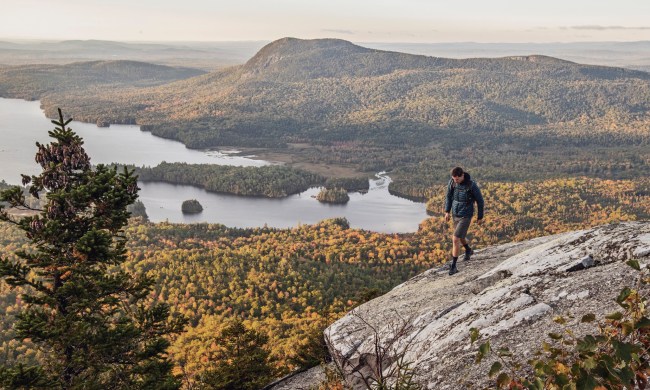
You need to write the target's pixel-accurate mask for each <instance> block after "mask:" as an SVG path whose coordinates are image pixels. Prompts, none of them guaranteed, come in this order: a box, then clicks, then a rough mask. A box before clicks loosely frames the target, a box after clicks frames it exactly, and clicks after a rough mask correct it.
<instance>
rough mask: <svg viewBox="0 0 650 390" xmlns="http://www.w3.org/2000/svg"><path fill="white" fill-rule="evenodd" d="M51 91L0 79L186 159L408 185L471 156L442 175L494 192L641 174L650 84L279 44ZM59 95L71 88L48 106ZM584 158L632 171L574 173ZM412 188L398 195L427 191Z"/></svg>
mask: <svg viewBox="0 0 650 390" xmlns="http://www.w3.org/2000/svg"><path fill="white" fill-rule="evenodd" d="M23 70H27V71H26V72H25V74H24V77H15V76H14V75H12V74H11V72H18V73H20V72H22V71H23ZM57 77H58V76H57ZM179 78H180V77H179ZM171 79H172V77H170V78H169V80H170V81H171ZM50 80H51V77H50V76H49V75H47V74H43V73H39V72H36V71H34V70H31V71H30V69H29V67H19V68H0V95H1V96H6V97H28V98H34V99H36V98H39V99H41V102H42V104H43V106H44V108H45V111H46V113H47V115H49V116H53V115H55V113H56V108H57V107H63V108H65V109H66V112H68V113H69V114H70V115H72V116H73V117H75V118H76V119H78V120H83V121H87V122H100V123H105V124H107V123H137V124H140V125H142V127H141V128H142V129H143V130H147V131H151V132H152V133H153V134H155V135H158V136H161V137H165V138H170V139H176V140H179V141H181V142H183V143H184V144H185V145H187V146H188V147H191V148H213V147H220V146H236V147H272V148H281V149H283V150H284V151H286V153H289V154H291V153H293V154H294V155H295V154H296V153H303V154H302V155H301V156H300V159H303V160H307V161H308V162H310V163H323V162H328V163H333V164H346V165H348V166H350V165H352V166H354V167H355V168H356V169H358V170H361V171H375V172H376V171H377V170H387V169H400V168H404V167H406V168H404V169H409V170H410V172H413V171H417V175H418V176H419V177H420V178H423V177H426V176H427V175H430V172H432V171H436V172H437V171H439V167H443V168H444V169H443V170H444V171H447V170H448V166H450V165H451V164H452V162H450V161H457V160H458V156H459V155H460V153H462V154H463V155H464V156H466V155H467V153H466V152H464V151H463V150H464V149H469V150H477V151H480V152H479V153H477V154H475V155H472V154H470V155H469V156H470V158H472V159H473V160H471V161H469V162H468V161H467V160H466V159H463V160H464V161H458V162H454V163H458V164H467V163H471V164H473V165H475V166H484V165H485V164H488V165H489V164H492V165H493V169H495V170H497V171H498V173H497V174H495V175H493V178H495V179H499V180H503V179H506V178H508V177H509V176H510V175H509V174H508V172H506V171H507V170H508V169H506V168H505V167H506V164H510V165H512V161H513V160H514V161H515V163H517V164H521V163H522V162H526V163H527V164H528V165H527V166H528V167H530V168H526V170H531V169H532V172H538V171H539V172H552V171H557V167H558V166H559V165H563V166H566V167H567V168H566V169H564V168H563V169H562V170H561V171H557V172H558V173H557V174H558V175H566V174H575V173H576V172H584V171H585V169H586V171H587V172H610V173H611V172H614V171H616V170H617V169H614V170H612V169H611V167H612V166H614V167H617V166H621V167H632V166H634V167H637V168H638V167H641V166H644V165H647V164H646V163H644V161H650V160H649V159H647V158H646V157H644V156H645V153H646V152H644V151H643V150H638V151H637V150H636V149H634V148H641V147H644V146H645V145H648V144H650V116H649V112H650V74H649V73H646V72H642V71H634V70H630V69H625V68H616V67H605V66H593V65H582V64H578V63H574V62H570V61H566V60H561V59H557V58H553V57H549V56H544V55H516V56H508V57H503V58H467V59H450V58H440V57H428V56H422V55H412V54H405V53H397V52H390V51H382V50H377V49H368V48H364V47H361V46H358V45H355V44H352V43H350V42H347V41H343V40H336V39H316V40H301V39H295V38H283V39H280V40H277V41H275V42H271V43H269V44H268V45H266V46H264V47H263V48H262V49H261V50H259V51H258V52H257V54H255V55H254V56H253V57H252V58H251V59H249V60H248V61H247V62H246V63H245V64H243V65H237V66H232V67H229V68H226V69H221V70H218V71H214V72H210V73H206V74H202V75H198V76H196V77H190V78H184V79H182V80H178V81H174V82H168V83H164V82H162V81H160V82H156V83H151V85H134V84H131V85H129V86H128V88H101V89H98V88H95V85H96V84H91V86H90V87H88V86H87V85H86V84H84V81H83V80H82V81H79V76H78V75H77V74H76V73H75V72H68V73H67V74H65V75H63V76H61V78H60V79H59V80H60V81H59V82H57V83H56V85H55V86H52V85H50V84H51V81H50ZM157 81H159V80H157ZM134 83H135V81H134ZM66 86H74V88H71V89H67V90H65V94H61V93H59V92H60V88H66ZM57 88H59V89H57ZM57 91H59V92H57ZM296 144H298V145H309V147H310V149H309V150H308V151H306V152H304V151H300V150H298V151H295V149H292V145H296ZM568 147H571V148H581V149H579V150H577V151H575V150H572V151H571V152H570V153H565V151H566V150H567V149H566V148H568ZM596 147H598V148H609V149H611V148H623V150H624V151H626V152H625V153H628V152H629V153H631V155H633V156H638V158H635V157H630V158H627V157H625V158H624V159H623V160H620V158H619V157H615V158H616V159H618V160H616V161H615V162H613V163H612V164H609V165H607V166H606V167H604V168H603V167H598V168H593V169H592V167H586V168H584V169H583V167H584V162H585V161H589V164H592V162H594V156H593V149H594V148H596ZM542 149H545V151H544V152H543V153H540V150H542ZM633 149H634V150H633ZM563 151H564V152H563ZM614 152H616V153H614ZM516 155H519V157H518V158H516ZM612 155H613V156H622V154H621V153H620V151H618V150H617V151H612ZM472 156H474V157H472ZM481 156H482V157H481ZM571 158H573V160H571V161H569V162H567V163H566V164H564V163H562V164H559V165H558V164H557V162H558V161H560V160H562V161H564V160H567V159H571ZM504 159H505V160H504ZM619 160H620V161H619ZM431 161H436V163H435V166H433V167H432V166H427V165H423V164H429V163H430V162H431ZM596 163H597V162H596ZM576 167H580V168H576ZM648 168H649V169H650V166H649V167H648ZM626 169H627V168H626ZM404 174H410V173H409V172H406V173H404ZM608 177H611V176H608ZM417 180H419V181H420V182H421V183H422V185H421V188H420V189H418V190H415V191H410V190H409V192H408V193H409V194H415V193H421V192H422V188H424V187H427V186H430V185H431V181H430V180H426V179H425V180H420V179H417ZM395 183H396V184H395V185H397V183H398V181H395ZM392 188H393V187H392ZM402 193H406V192H402Z"/></svg>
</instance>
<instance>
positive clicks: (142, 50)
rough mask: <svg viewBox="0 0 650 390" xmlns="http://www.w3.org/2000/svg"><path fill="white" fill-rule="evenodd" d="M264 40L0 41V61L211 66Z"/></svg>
mask: <svg viewBox="0 0 650 390" xmlns="http://www.w3.org/2000/svg"><path fill="white" fill-rule="evenodd" d="M266 43H268V42H253V41H251V42H169V43H166V42H158V43H133V42H128V43H127V42H115V41H102V40H69V41H44V42H39V41H32V42H9V41H0V64H5V65H30V64H60V65H63V64H69V63H72V62H81V61H91V60H102V61H106V60H135V61H142V62H152V63H156V64H161V65H171V66H189V67H194V68H201V69H206V70H214V69H217V68H220V67H224V66H229V65H234V64H242V63H244V62H245V61H246V60H247V59H249V58H250V57H251V56H252V55H253V54H255V52H257V51H258V50H259V49H260V48H261V47H262V46H263V45H264V44H266Z"/></svg>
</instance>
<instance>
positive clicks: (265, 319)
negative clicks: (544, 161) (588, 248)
mask: <svg viewBox="0 0 650 390" xmlns="http://www.w3.org/2000/svg"><path fill="white" fill-rule="evenodd" d="M445 184H446V182H440V183H439V186H437V187H436V189H435V191H434V192H433V198H432V199H431V201H430V209H431V211H432V212H433V213H434V216H433V217H431V218H429V219H427V220H425V221H423V223H422V225H421V228H420V231H419V232H418V233H414V234H381V233H374V232H368V231H363V230H357V229H350V228H349V227H348V225H347V221H345V220H327V221H323V222H321V223H319V224H316V225H303V226H299V227H296V228H293V229H269V228H256V229H233V228H228V227H225V226H223V225H213V224H212V225H211V224H195V225H175V224H168V223H160V224H147V223H139V222H137V221H133V222H132V224H131V225H130V226H129V227H128V229H127V231H126V237H127V239H128V243H129V244H128V249H129V254H128V256H129V257H128V261H127V262H126V263H125V265H124V266H125V267H126V268H127V269H128V270H132V271H135V272H136V273H146V274H147V275H149V276H151V277H153V278H154V279H155V280H156V288H155V290H154V293H153V294H152V296H151V297H150V298H151V299H153V300H159V301H162V302H167V303H169V304H170V305H171V307H172V309H173V310H174V311H175V312H176V313H179V314H184V315H185V316H187V317H188V318H189V319H190V327H189V328H188V329H187V331H186V333H184V334H183V335H182V336H181V337H179V338H178V339H176V340H175V341H174V343H173V346H172V351H171V352H172V356H173V357H174V359H175V360H174V361H175V362H176V364H177V370H182V371H183V372H184V373H185V374H186V375H189V377H192V378H193V377H194V376H195V375H196V374H198V373H200V372H202V371H203V370H207V369H209V367H211V365H213V364H215V361H214V360H210V359H214V358H215V356H219V354H218V353H217V352H218V350H219V344H218V343H216V342H215V341H214V337H215V336H214V335H215V334H217V333H219V332H220V331H221V330H223V328H224V326H226V324H228V323H229V321H231V320H233V319H238V320H240V321H242V322H243V324H245V326H246V327H248V328H250V329H255V330H257V331H259V332H261V333H262V334H264V335H267V336H268V342H267V343H266V344H265V346H264V348H265V349H266V350H268V351H269V352H270V356H271V362H272V365H273V366H274V367H275V368H274V370H275V374H276V375H281V374H282V373H284V372H287V371H288V370H290V369H293V368H296V367H298V366H300V364H299V363H298V362H299V361H300V354H301V351H304V350H305V349H307V348H308V346H309V345H311V344H312V343H313V342H314V335H316V337H317V336H318V334H319V332H320V331H321V330H322V328H323V327H324V326H325V324H327V323H328V322H331V321H332V320H333V319H335V318H337V316H339V315H341V314H342V313H344V312H345V311H347V310H349V309H350V308H351V307H352V306H353V305H355V304H356V303H358V302H362V301H364V300H365V299H367V298H368V297H372V296H373V294H377V293H380V292H385V291H387V290H388V289H390V288H392V287H393V286H395V285H397V284H399V283H401V282H403V281H405V280H406V279H408V278H409V277H412V276H414V275H416V274H418V273H420V272H422V271H424V270H426V269H428V268H430V267H432V266H436V265H438V264H441V263H442V262H444V261H445V260H446V256H447V254H448V250H449V239H448V235H449V233H450V230H449V226H448V225H447V224H445V223H444V219H443V216H442V213H441V212H440V210H441V208H442V204H443V197H444V186H445ZM481 187H482V191H483V196H484V197H485V199H486V200H487V202H486V223H485V224H484V225H483V227H482V228H480V229H478V228H474V229H470V232H471V236H470V238H471V240H472V242H474V243H475V244H474V245H475V247H477V248H481V247H484V246H486V245H491V244H495V243H502V242H509V241H512V240H523V239H528V238H532V237H537V236H540V235H544V234H554V233H559V232H564V231H569V230H575V229H582V228H586V227H589V226H595V225H599V224H604V223H615V222H617V221H626V220H637V219H647V218H649V217H650V181H649V180H648V179H646V178H637V179H635V180H603V179H593V178H583V177H570V178H563V179H552V180H538V181H534V180H531V181H527V182H522V183H504V182H489V181H485V182H482V183H481ZM0 230H1V231H2V234H1V235H0V246H1V247H2V249H1V253H2V255H3V256H4V255H7V256H11V255H10V253H11V252H13V251H14V250H16V249H20V248H27V245H26V241H25V239H24V237H22V236H21V235H20V234H18V232H17V230H16V229H14V228H13V227H11V226H9V225H7V224H3V225H0ZM467 266H471V264H468V265H467ZM0 288H1V289H2V297H3V298H2V303H1V304H2V308H3V309H4V310H5V312H6V313H8V315H7V316H5V317H4V318H3V325H2V326H3V328H2V334H3V337H4V338H3V344H2V350H1V351H2V354H0V355H1V356H3V357H4V359H5V360H4V361H6V362H13V361H15V359H17V358H24V357H29V358H37V356H35V354H34V352H33V351H31V350H30V347H29V344H21V343H19V342H17V341H15V340H14V341H11V340H10V339H11V336H12V331H11V330H9V327H10V326H11V323H12V319H11V318H12V313H15V312H16V311H17V309H18V308H19V307H20V306H21V305H22V303H21V300H20V298H19V294H18V293H17V292H16V291H15V290H14V291H9V289H8V288H7V286H6V285H5V284H3V285H2V287H0ZM178 372H180V371H178Z"/></svg>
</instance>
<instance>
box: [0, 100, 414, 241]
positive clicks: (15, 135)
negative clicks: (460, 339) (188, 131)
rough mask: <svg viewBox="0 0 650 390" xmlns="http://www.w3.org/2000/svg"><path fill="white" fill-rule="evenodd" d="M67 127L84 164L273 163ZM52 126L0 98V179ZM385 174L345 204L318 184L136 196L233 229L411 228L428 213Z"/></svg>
mask: <svg viewBox="0 0 650 390" xmlns="http://www.w3.org/2000/svg"><path fill="white" fill-rule="evenodd" d="M70 127H71V128H72V129H73V130H74V131H75V132H76V133H77V134H79V135H80V136H81V137H83V139H84V142H85V143H84V147H85V148H86V151H87V152H88V154H89V155H90V157H91V162H92V163H94V164H99V163H112V162H116V163H122V164H135V165H138V166H142V165H146V166H155V165H158V164H159V163H161V162H162V161H167V162H187V163H194V164H221V165H239V166H262V165H267V164H272V162H268V161H262V160H255V159H253V158H251V157H252V156H234V155H232V153H233V151H228V150H223V151H201V150H192V149H187V148H186V147H185V145H183V144H182V143H180V142H177V141H172V140H166V139H163V138H159V137H156V136H153V135H151V133H148V132H143V131H140V128H139V126H134V125H111V126H110V127H107V128H100V127H97V126H96V125H95V124H90V123H81V122H74V121H73V122H71V124H70ZM53 128H54V125H53V124H52V123H51V122H50V120H49V119H47V118H46V117H45V115H44V113H43V111H42V110H41V109H40V103H39V102H28V101H24V100H18V99H3V98H0V139H1V140H2V142H1V143H0V180H2V179H4V180H5V181H6V182H8V183H12V184H19V183H20V174H21V173H26V174H36V173H38V172H39V167H38V165H37V164H36V163H35V162H34V157H33V156H34V154H35V153H36V146H35V142H36V141H39V142H41V143H46V142H49V137H48V135H47V131H48V130H51V129H53ZM389 182H390V178H389V177H387V176H386V175H383V174H380V175H378V176H377V177H376V178H375V179H373V180H370V190H369V191H368V193H366V194H361V193H358V192H357V193H351V194H350V201H349V202H348V203H347V204H345V205H331V204H323V203H320V202H318V201H317V200H316V199H315V198H314V196H315V195H316V194H317V193H318V191H319V189H318V188H311V189H309V190H307V191H305V192H303V193H300V194H296V195H292V196H289V197H286V198H281V199H267V198H257V197H242V196H235V195H227V194H215V193H210V192H207V191H205V190H203V189H201V188H197V187H192V186H183V185H173V184H168V183H158V182H147V183H142V182H141V183H139V186H140V188H141V191H140V200H142V202H143V203H144V205H145V207H146V208H147V214H148V215H149V218H150V220H151V221H153V222H160V221H169V222H179V223H194V222H210V223H222V224H224V225H226V226H232V227H258V226H264V225H265V224H266V225H267V226H270V227H279V228H286V227H293V226H296V225H299V224H312V223H316V222H318V221H320V220H323V219H325V218H334V217H345V218H347V219H348V221H349V222H350V226H352V227H354V228H360V229H366V230H372V231H377V232H384V233H398V232H414V231H416V230H417V228H418V224H419V223H420V222H421V221H422V220H423V219H425V218H426V217H427V215H426V210H425V205H424V203H418V202H413V201H410V200H407V199H403V198H399V197H396V196H393V195H391V194H390V193H389V192H388V184H389ZM187 199H197V200H198V201H199V202H200V203H201V204H202V205H203V208H204V210H203V212H202V213H200V214H195V215H184V214H183V213H182V212H181V204H182V202H183V201H184V200H187Z"/></svg>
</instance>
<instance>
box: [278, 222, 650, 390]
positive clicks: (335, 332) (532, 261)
mask: <svg viewBox="0 0 650 390" xmlns="http://www.w3.org/2000/svg"><path fill="white" fill-rule="evenodd" d="M649 254H650V223H648V222H630V223H623V224H616V225H604V226H600V227H596V228H593V229H588V230H582V231H574V232H569V233H563V234H559V235H555V236H547V237H540V238H536V239H533V240H529V241H523V242H518V243H510V244H505V245H500V246H494V247H488V248H486V249H484V250H481V251H480V252H477V253H476V255H475V256H473V257H472V260H471V261H469V262H467V263H462V264H461V266H462V269H461V272H460V273H459V274H457V275H455V276H453V277H452V276H449V275H447V270H446V269H444V267H443V268H438V269H431V270H429V271H426V272H424V273H423V274H420V275H418V276H416V277H414V278H412V279H411V280H409V281H407V282H405V283H403V284H401V285H399V286H397V287H395V288H394V289H393V290H391V291H390V292H389V293H387V294H385V295H383V296H381V297H378V298H375V299H373V300H371V301H369V302H367V303H365V304H363V305H361V306H359V307H357V308H355V309H354V310H353V311H351V312H349V313H348V314H347V315H346V316H345V317H343V318H342V319H340V320H339V321H337V322H335V323H334V324H332V325H331V326H330V327H329V328H328V329H327V330H326V331H325V338H326V341H327V343H328V346H329V349H330V352H331V353H332V356H333V358H334V359H335V361H336V363H337V364H338V366H339V367H343V369H344V371H345V372H346V374H347V375H346V380H347V382H348V384H350V385H352V387H353V388H355V389H365V388H366V387H364V385H363V384H362V379H363V378H365V379H369V378H372V377H373V375H376V374H374V373H376V372H378V371H377V367H378V366H379V364H380V363H379V362H378V361H377V359H376V357H377V354H376V351H384V352H385V355H383V361H381V367H382V368H383V372H384V373H388V372H389V371H390V370H391V369H393V368H395V367H396V365H397V364H400V362H399V359H398V358H399V357H402V358H403V361H402V362H401V364H403V363H408V364H410V367H411V368H413V370H414V371H413V373H414V374H415V376H414V379H415V381H416V383H418V384H419V385H420V386H422V388H429V389H431V388H436V389H445V388H448V389H452V388H486V387H487V386H488V385H489V384H490V383H491V384H492V385H494V383H495V382H494V381H495V379H490V378H489V377H488V372H489V371H490V367H491V365H492V363H493V362H494V361H495V360H496V359H497V358H496V354H495V355H494V356H489V357H488V358H486V359H483V361H482V362H481V363H480V364H477V363H475V358H476V355H477V353H478V345H477V344H472V343H471V340H470V329H471V328H477V329H478V330H479V332H480V341H479V343H478V344H480V343H481V342H484V341H486V340H490V344H491V347H492V350H494V351H497V350H498V349H499V348H502V347H507V348H509V350H510V352H511V353H512V356H514V359H515V361H517V362H520V363H523V364H526V362H527V361H528V360H529V359H533V358H536V352H537V351H539V350H541V349H542V341H544V340H547V341H548V342H549V343H552V340H551V338H549V336H548V335H549V334H562V333H563V326H562V325H561V323H562V322H561V321H558V320H556V317H557V316H562V317H564V318H565V319H566V321H567V322H566V327H567V329H570V330H571V331H572V332H573V333H572V334H573V335H574V337H576V338H578V339H580V338H581V337H583V336H584V335H586V334H592V335H596V334H597V333H598V326H597V325H596V324H595V323H586V322H584V323H581V322H580V321H579V319H581V318H583V316H585V315H587V314H594V315H595V317H596V319H598V320H600V319H603V318H604V317H605V315H608V314H610V313H612V312H614V311H616V310H621V307H620V306H619V305H618V304H617V303H616V300H615V298H616V297H617V296H618V294H619V291H620V290H621V289H622V288H623V287H625V286H632V285H633V284H635V283H636V281H635V280H637V279H638V273H637V271H635V270H634V269H632V268H631V267H630V266H628V265H627V264H626V262H628V261H629V260H637V261H638V262H639V263H641V267H642V268H643V267H644V266H645V264H647V263H648V256H649ZM506 370H507V369H506ZM318 378H319V377H318V376H317V379H318ZM320 378H322V376H320ZM292 380H293V381H294V383H293V386H294V387H292V388H308V385H309V383H299V384H298V383H295V382H296V381H297V380H296V379H295V378H294V379H292ZM281 388H285V387H283V385H282V384H281V383H280V384H278V385H277V386H276V387H274V389H281Z"/></svg>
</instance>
